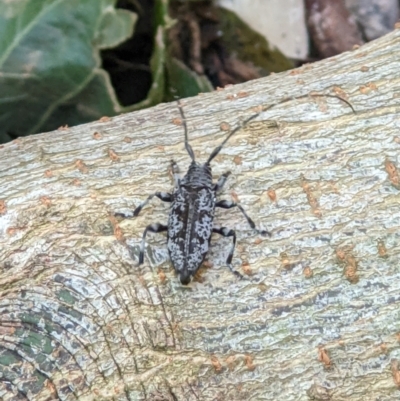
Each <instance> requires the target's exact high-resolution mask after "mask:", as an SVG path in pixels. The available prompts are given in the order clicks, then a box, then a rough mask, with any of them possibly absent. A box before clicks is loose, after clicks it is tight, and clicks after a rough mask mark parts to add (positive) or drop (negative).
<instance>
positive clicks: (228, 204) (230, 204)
mask: <svg viewBox="0 0 400 401" xmlns="http://www.w3.org/2000/svg"><path fill="white" fill-rule="evenodd" d="M215 207H222V208H223V209H231V208H233V207H237V208H238V209H239V210H240V211H241V212H242V214H243V216H244V217H245V218H246V220H247V222H248V223H249V226H250V227H251V228H252V229H253V230H256V231H257V232H258V233H259V234H261V235H268V236H271V233H270V232H269V231H267V230H258V229H257V228H256V225H255V223H254V221H253V220H252V219H251V218H250V216H249V215H248V214H247V213H246V212H245V210H244V209H243V207H242V206H241V205H240V204H239V203H236V202H232V201H228V200H220V201H218V202H217V203H216V204H215Z"/></svg>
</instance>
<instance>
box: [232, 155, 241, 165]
mask: <svg viewBox="0 0 400 401" xmlns="http://www.w3.org/2000/svg"><path fill="white" fill-rule="evenodd" d="M233 162H234V163H235V164H236V165H237V166H239V165H240V164H242V162H243V157H240V156H238V155H236V156H235V157H234V158H233Z"/></svg>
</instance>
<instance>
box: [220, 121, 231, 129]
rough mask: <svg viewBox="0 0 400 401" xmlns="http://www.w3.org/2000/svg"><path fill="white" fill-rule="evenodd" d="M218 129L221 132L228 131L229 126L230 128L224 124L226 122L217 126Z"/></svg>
mask: <svg viewBox="0 0 400 401" xmlns="http://www.w3.org/2000/svg"><path fill="white" fill-rule="evenodd" d="M219 129H220V130H221V131H229V130H230V129H231V126H230V125H229V124H228V123H226V122H222V123H221V124H220V125H219Z"/></svg>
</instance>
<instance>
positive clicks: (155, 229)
mask: <svg viewBox="0 0 400 401" xmlns="http://www.w3.org/2000/svg"><path fill="white" fill-rule="evenodd" d="M167 230H168V226H166V225H164V224H161V223H154V224H149V225H148V226H147V227H146V228H145V230H144V231H143V236H142V242H141V244H140V252H139V265H141V264H142V263H143V261H144V246H145V241H146V234H147V231H150V232H152V233H162V232H164V231H167Z"/></svg>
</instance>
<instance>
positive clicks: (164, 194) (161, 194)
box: [114, 192, 172, 219]
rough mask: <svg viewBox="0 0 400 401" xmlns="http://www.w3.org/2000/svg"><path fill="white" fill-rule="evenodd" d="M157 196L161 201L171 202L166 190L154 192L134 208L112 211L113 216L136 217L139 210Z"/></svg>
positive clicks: (170, 196)
mask: <svg viewBox="0 0 400 401" xmlns="http://www.w3.org/2000/svg"><path fill="white" fill-rule="evenodd" d="M155 196H156V197H157V198H158V199H161V200H162V201H163V202H172V195H171V194H170V193H168V192H156V193H155V194H152V195H149V196H148V197H147V199H146V200H145V201H144V202H143V203H141V204H140V205H139V206H138V207H137V208H136V209H135V210H133V211H130V212H127V213H114V216H120V217H123V218H125V219H129V218H132V217H136V216H137V215H139V213H140V212H141V210H142V209H143V208H144V207H145V206H146V205H147V204H148V203H149V202H150V201H151V200H152V199H153V198H154V197H155Z"/></svg>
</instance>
